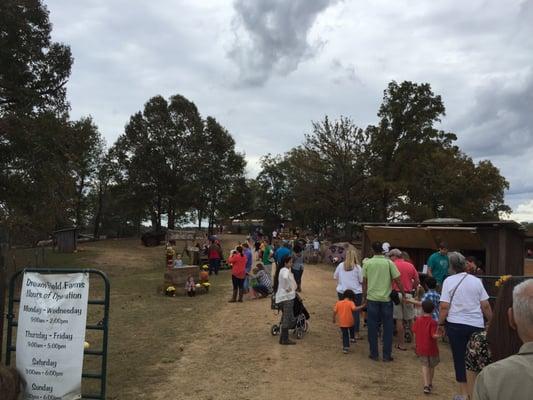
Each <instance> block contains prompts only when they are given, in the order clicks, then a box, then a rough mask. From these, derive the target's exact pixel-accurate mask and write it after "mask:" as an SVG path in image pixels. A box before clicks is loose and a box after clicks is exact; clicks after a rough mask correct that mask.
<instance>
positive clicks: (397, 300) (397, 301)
mask: <svg viewBox="0 0 533 400" xmlns="http://www.w3.org/2000/svg"><path fill="white" fill-rule="evenodd" d="M390 299H391V300H392V302H393V303H394V304H395V305H399V304H400V302H401V301H400V294H399V293H398V292H397V291H396V290H393V291H391V292H390Z"/></svg>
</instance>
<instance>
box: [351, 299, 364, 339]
mask: <svg viewBox="0 0 533 400" xmlns="http://www.w3.org/2000/svg"><path fill="white" fill-rule="evenodd" d="M362 303H363V293H356V294H355V305H356V306H360V305H361V304H362ZM353 319H354V321H355V325H354V330H355V332H356V333H359V328H360V326H361V311H356V312H354V313H353Z"/></svg>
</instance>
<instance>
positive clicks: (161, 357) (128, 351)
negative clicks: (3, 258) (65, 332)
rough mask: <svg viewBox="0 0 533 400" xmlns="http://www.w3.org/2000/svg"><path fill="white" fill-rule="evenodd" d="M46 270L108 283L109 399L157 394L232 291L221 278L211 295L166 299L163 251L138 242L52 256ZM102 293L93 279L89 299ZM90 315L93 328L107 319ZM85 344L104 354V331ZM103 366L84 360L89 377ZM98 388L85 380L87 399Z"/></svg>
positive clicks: (98, 310) (88, 246) (97, 310)
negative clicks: (217, 301)
mask: <svg viewBox="0 0 533 400" xmlns="http://www.w3.org/2000/svg"><path fill="white" fill-rule="evenodd" d="M18 253H19V254H18V259H19V260H22V259H23V256H22V253H20V251H19V252H18ZM30 255H31V254H30ZM24 256H25V257H28V254H24ZM17 265H19V264H18V263H17ZM21 265H23V264H21ZM45 267H50V268H65V267H68V268H95V269H99V270H101V271H103V272H105V273H106V274H107V276H108V277H109V281H110V284H111V299H110V301H111V303H110V304H111V306H110V317H109V344H108V373H107V377H108V381H107V388H108V390H107V398H108V399H126V398H141V397H139V396H140V395H139V393H149V388H150V387H152V388H153V389H154V390H155V388H156V386H157V383H158V382H159V381H160V380H161V379H162V378H163V377H164V376H165V375H168V374H171V373H172V371H173V366H174V363H176V362H177V361H178V360H179V359H180V357H181V354H182V351H183V349H184V348H186V346H187V344H188V343H190V342H191V341H192V340H194V338H195V337H196V335H199V334H201V332H202V331H203V328H204V326H205V324H206V323H207V321H208V318H209V314H210V312H212V311H213V310H211V307H212V304H213V297H217V298H218V297H220V298H222V296H224V295H225V294H226V293H227V290H226V288H229V282H228V280H227V279H221V280H220V282H217V279H216V278H219V277H214V279H212V282H213V288H212V290H211V291H210V293H209V294H208V295H199V296H197V297H196V298H193V299H191V298H188V297H186V296H184V295H183V294H182V293H183V292H182V288H177V289H178V294H179V295H178V296H177V297H174V298H171V297H165V296H163V295H162V293H161V292H160V288H161V287H162V285H163V274H164V271H165V251H164V247H163V246H159V247H155V248H146V247H144V246H142V245H141V244H140V242H139V241H138V240H107V241H102V242H95V243H85V244H83V245H81V246H80V247H79V251H78V252H77V253H72V254H61V253H54V252H51V251H48V250H47V251H46V253H45ZM103 293H104V292H103V283H102V280H101V278H99V277H96V276H95V277H91V279H90V298H102V297H103ZM88 314H89V316H88V324H94V323H97V322H98V321H100V320H101V319H102V318H103V307H102V306H98V305H90V306H89V313H88ZM86 340H87V341H88V342H89V343H90V346H91V347H90V348H91V349H93V350H96V349H101V347H102V334H101V332H100V331H87V336H86ZM100 360H101V359H100V357H95V356H85V360H84V372H93V373H95V372H98V370H99V368H100V364H99V363H100ZM97 384H98V381H96V380H89V379H84V380H83V391H84V393H87V392H90V393H98V392H99V388H98V385H97ZM148 398H149V397H148Z"/></svg>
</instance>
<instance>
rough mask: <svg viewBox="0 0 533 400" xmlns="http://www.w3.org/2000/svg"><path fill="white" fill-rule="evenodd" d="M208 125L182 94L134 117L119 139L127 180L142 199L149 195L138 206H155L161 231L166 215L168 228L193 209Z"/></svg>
mask: <svg viewBox="0 0 533 400" xmlns="http://www.w3.org/2000/svg"><path fill="white" fill-rule="evenodd" d="M202 129H203V126H202V120H201V117H200V114H199V113H198V110H197V108H196V106H195V105H194V103H192V102H190V101H189V100H187V99H185V98H184V97H183V96H179V95H176V96H173V97H171V98H170V102H167V101H166V100H165V99H164V98H163V97H161V96H155V97H153V98H151V99H150V100H149V101H148V102H147V103H146V104H145V106H144V110H143V112H138V113H136V114H134V115H133V116H132V117H131V118H130V121H129V123H128V124H127V125H126V128H125V133H124V134H123V135H122V136H120V137H119V139H118V140H117V143H116V149H117V157H118V160H119V163H120V165H121V168H122V170H123V171H124V175H125V178H126V180H127V182H128V184H129V185H130V186H131V187H132V189H133V190H134V191H135V192H136V193H137V194H138V195H139V197H140V198H144V197H145V196H146V198H147V199H148V202H149V204H148V205H147V204H146V202H141V203H139V204H138V207H139V208H142V209H144V208H148V209H149V213H150V216H151V219H152V226H153V227H154V228H155V229H160V228H161V217H162V215H163V214H165V213H166V214H167V215H168V227H169V228H174V223H175V220H176V217H177V216H181V215H183V214H184V213H185V212H186V211H187V210H188V209H189V208H190V204H191V195H190V194H191V190H190V185H191V181H192V180H193V179H194V172H193V167H194V165H195V164H194V162H193V159H195V158H196V156H197V145H198V143H199V141H200V139H199V137H200V136H201V135H202Z"/></svg>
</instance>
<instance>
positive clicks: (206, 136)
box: [195, 117, 246, 232]
mask: <svg viewBox="0 0 533 400" xmlns="http://www.w3.org/2000/svg"><path fill="white" fill-rule="evenodd" d="M198 150H199V152H198V157H199V158H198V160H200V164H199V165H197V169H196V175H195V176H196V180H195V184H196V188H197V189H199V190H200V191H201V193H200V194H198V195H199V196H200V197H199V201H197V202H196V204H197V208H198V210H199V211H201V212H200V213H199V215H205V216H206V217H207V219H208V228H209V231H210V232H212V231H213V229H214V226H215V225H216V223H217V222H218V221H219V220H220V219H221V218H223V217H228V216H230V214H232V213H233V212H235V211H236V208H235V207H234V204H231V202H229V201H228V199H229V198H234V199H235V198H236V196H237V195H238V194H240V193H242V192H244V191H246V180H245V178H244V168H245V166H246V161H245V160H244V156H243V155H242V154H240V153H238V152H237V151H236V149H235V140H234V139H233V137H232V136H231V134H230V133H229V132H228V131H227V130H226V129H225V128H224V127H223V126H222V125H220V123H218V121H217V120H216V119H215V118H213V117H207V118H206V120H205V124H204V130H203V134H202V140H201V146H199V148H198ZM198 205H200V206H198Z"/></svg>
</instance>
